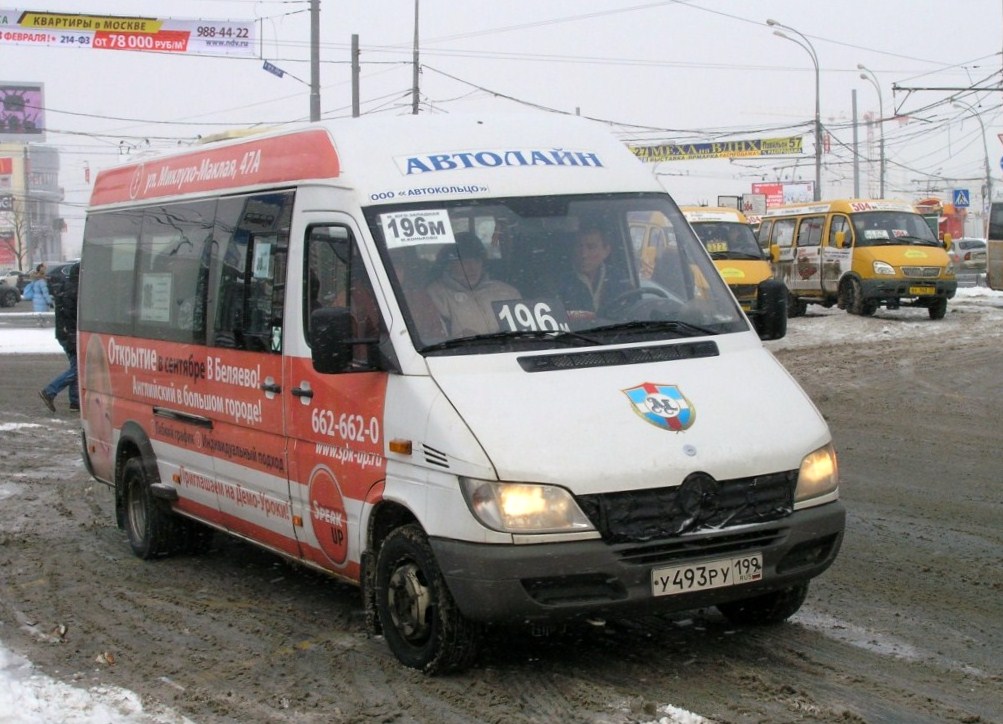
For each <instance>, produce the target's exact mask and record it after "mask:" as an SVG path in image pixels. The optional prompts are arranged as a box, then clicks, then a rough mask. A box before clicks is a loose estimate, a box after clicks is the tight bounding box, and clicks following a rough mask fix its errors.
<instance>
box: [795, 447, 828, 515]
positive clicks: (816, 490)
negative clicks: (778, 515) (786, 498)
mask: <svg viewBox="0 0 1003 724" xmlns="http://www.w3.org/2000/svg"><path fill="white" fill-rule="evenodd" d="M838 487H839V465H837V464H836V450H835V449H834V448H833V447H832V443H829V444H828V445H826V446H825V447H820V448H819V449H818V450H816V451H815V452H812V453H808V454H807V455H805V457H804V460H802V461H801V469H800V470H798V486H797V489H796V490H795V491H794V500H795V501H796V502H801V501H802V500H810V499H811V498H817V497H819V496H821V495H827V494H829V493H832V492H834V491H835V490H836V489H837V488H838Z"/></svg>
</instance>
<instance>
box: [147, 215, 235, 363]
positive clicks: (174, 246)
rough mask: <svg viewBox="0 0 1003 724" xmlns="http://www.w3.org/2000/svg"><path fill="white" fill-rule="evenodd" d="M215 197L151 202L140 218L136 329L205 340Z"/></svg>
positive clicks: (167, 337) (160, 336)
mask: <svg viewBox="0 0 1003 724" xmlns="http://www.w3.org/2000/svg"><path fill="white" fill-rule="evenodd" d="M215 215H216V202H215V201H202V202H198V203H191V204H171V205H169V206H154V207H151V208H149V209H147V210H146V212H145V214H144V216H143V234H142V241H141V242H140V247H139V259H138V261H137V264H136V283H137V285H138V287H137V289H136V297H137V299H136V307H135V309H136V333H137V334H139V335H141V336H144V337H151V338H153V339H165V340H171V341H175V342H191V343H197V344H202V343H204V342H205V330H206V324H205V312H206V299H207V287H208V279H209V262H210V256H211V253H212V230H213V218H214V217H215Z"/></svg>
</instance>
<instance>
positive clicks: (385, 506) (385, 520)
mask: <svg viewBox="0 0 1003 724" xmlns="http://www.w3.org/2000/svg"><path fill="white" fill-rule="evenodd" d="M411 523H414V524H415V525H418V526H419V527H421V528H422V530H424V526H422V525H421V523H420V522H419V521H418V517H417V516H416V515H415V514H414V513H413V512H412V511H411V510H410V509H409V508H407V507H406V506H405V505H402V504H401V503H399V502H397V501H394V500H380V501H378V502H376V503H375V504H374V505H373V510H372V511H371V512H370V513H369V517H368V520H367V521H366V531H365V537H364V542H365V546H364V549H363V551H362V555H361V556H360V566H361V571H360V572H359V586H360V587H361V589H362V602H363V608H364V610H365V617H366V629H367V630H368V631H369V633H370V634H372V635H373V636H378V635H380V634H382V633H383V630H382V627H381V625H380V617H379V615H378V614H377V611H376V557H377V556H378V555H379V552H380V547H381V546H382V545H383V541H385V540H386V538H387V536H388V535H390V533H391V531H393V530H396V529H397V528H400V527H401V526H405V525H410V524H411Z"/></svg>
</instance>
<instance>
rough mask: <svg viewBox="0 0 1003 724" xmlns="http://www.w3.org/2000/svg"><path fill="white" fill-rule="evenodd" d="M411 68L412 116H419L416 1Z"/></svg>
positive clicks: (415, 6) (416, 6)
mask: <svg viewBox="0 0 1003 724" xmlns="http://www.w3.org/2000/svg"><path fill="white" fill-rule="evenodd" d="M412 66H413V67H412V68H411V114H412V115H415V116H417V115H418V0H414V60H413V62H412Z"/></svg>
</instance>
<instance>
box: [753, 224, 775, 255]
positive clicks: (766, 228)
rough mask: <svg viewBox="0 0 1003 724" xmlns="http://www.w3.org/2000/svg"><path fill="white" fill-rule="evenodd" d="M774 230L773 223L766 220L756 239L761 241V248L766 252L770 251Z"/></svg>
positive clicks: (760, 227) (761, 225)
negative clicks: (771, 233)
mask: <svg viewBox="0 0 1003 724" xmlns="http://www.w3.org/2000/svg"><path fill="white" fill-rule="evenodd" d="M772 230H773V221H772V220H764V221H763V222H762V223H761V224H760V225H759V231H758V232H757V233H756V238H757V239H758V240H759V246H760V248H762V249H764V250H766V251H767V252H768V251H769V249H770V232H771V231H772Z"/></svg>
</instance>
